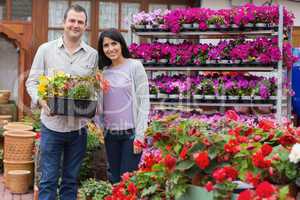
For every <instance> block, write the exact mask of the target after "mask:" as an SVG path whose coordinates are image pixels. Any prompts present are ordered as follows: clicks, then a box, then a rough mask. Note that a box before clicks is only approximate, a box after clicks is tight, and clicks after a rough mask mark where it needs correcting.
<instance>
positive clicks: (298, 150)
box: [289, 144, 300, 164]
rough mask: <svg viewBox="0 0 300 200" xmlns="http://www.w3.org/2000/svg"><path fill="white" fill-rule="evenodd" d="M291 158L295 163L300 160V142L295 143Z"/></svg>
mask: <svg viewBox="0 0 300 200" xmlns="http://www.w3.org/2000/svg"><path fill="white" fill-rule="evenodd" d="M289 160H290V162H292V163H295V164H297V163H298V162H299V161H300V144H294V146H293V147H292V150H291V153H290V155H289Z"/></svg>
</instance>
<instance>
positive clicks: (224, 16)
mask: <svg viewBox="0 0 300 200" xmlns="http://www.w3.org/2000/svg"><path fill="white" fill-rule="evenodd" d="M278 9H279V6H278V5H271V6H256V5H255V4H250V3H247V4H245V5H243V6H240V7H237V8H230V9H220V10H212V9H208V8H178V9H174V10H171V11H166V12H165V13H162V12H161V11H153V12H150V13H145V12H144V11H142V12H141V13H138V14H136V15H133V20H132V24H133V25H136V24H161V22H163V23H164V24H163V25H162V27H163V29H168V30H170V31H171V32H174V33H178V32H180V31H181V30H182V25H183V24H193V23H195V24H198V27H196V28H198V29H199V30H202V31H205V30H207V29H208V25H215V26H216V27H221V26H222V25H223V26H225V28H228V27H229V26H230V25H231V24H234V25H237V26H240V27H242V26H246V25H248V24H249V23H252V24H258V23H264V24H268V25H271V26H274V25H275V26H277V25H278V22H279V10H278ZM283 15H284V18H283V19H284V22H283V24H284V26H286V27H291V26H292V25H293V20H294V18H295V17H294V15H293V14H292V13H291V12H288V11H287V9H286V8H284V10H283Z"/></svg>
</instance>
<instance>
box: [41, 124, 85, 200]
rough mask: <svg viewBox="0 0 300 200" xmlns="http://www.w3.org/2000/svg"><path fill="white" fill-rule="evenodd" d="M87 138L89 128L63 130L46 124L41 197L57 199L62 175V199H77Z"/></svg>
mask: <svg viewBox="0 0 300 200" xmlns="http://www.w3.org/2000/svg"><path fill="white" fill-rule="evenodd" d="M86 142H87V130H86V128H82V129H80V130H78V131H72V132H67V133H60V132H56V131H52V130H50V129H48V128H47V127H45V126H44V125H42V129H41V143H40V153H41V154H40V156H41V159H40V169H41V180H40V184H39V200H56V195H57V188H58V179H59V177H61V184H60V190H59V196H60V200H76V199H77V177H78V174H79V169H80V165H81V163H82V160H83V158H84V155H85V151H86Z"/></svg>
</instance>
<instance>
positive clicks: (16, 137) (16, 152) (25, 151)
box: [4, 130, 35, 161]
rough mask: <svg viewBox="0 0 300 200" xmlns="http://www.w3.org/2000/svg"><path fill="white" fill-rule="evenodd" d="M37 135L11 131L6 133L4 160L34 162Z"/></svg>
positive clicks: (28, 132) (29, 132)
mask: <svg viewBox="0 0 300 200" xmlns="http://www.w3.org/2000/svg"><path fill="white" fill-rule="evenodd" d="M34 139H35V133H34V132H31V131H15V130H9V131H5V132H4V159H5V160H7V161H32V157H33V148H34Z"/></svg>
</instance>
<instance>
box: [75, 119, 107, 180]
mask: <svg viewBox="0 0 300 200" xmlns="http://www.w3.org/2000/svg"><path fill="white" fill-rule="evenodd" d="M103 143H104V139H103V135H102V133H101V132H100V130H99V129H98V128H97V127H96V126H95V124H92V123H89V124H88V134H87V147H86V148H87V149H86V155H85V157H84V159H83V162H82V164H81V168H80V172H79V180H80V181H84V180H86V179H87V178H91V177H89V174H90V172H91V167H92V166H91V163H92V154H93V152H94V151H96V150H97V149H99V148H101V146H102V145H103Z"/></svg>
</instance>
